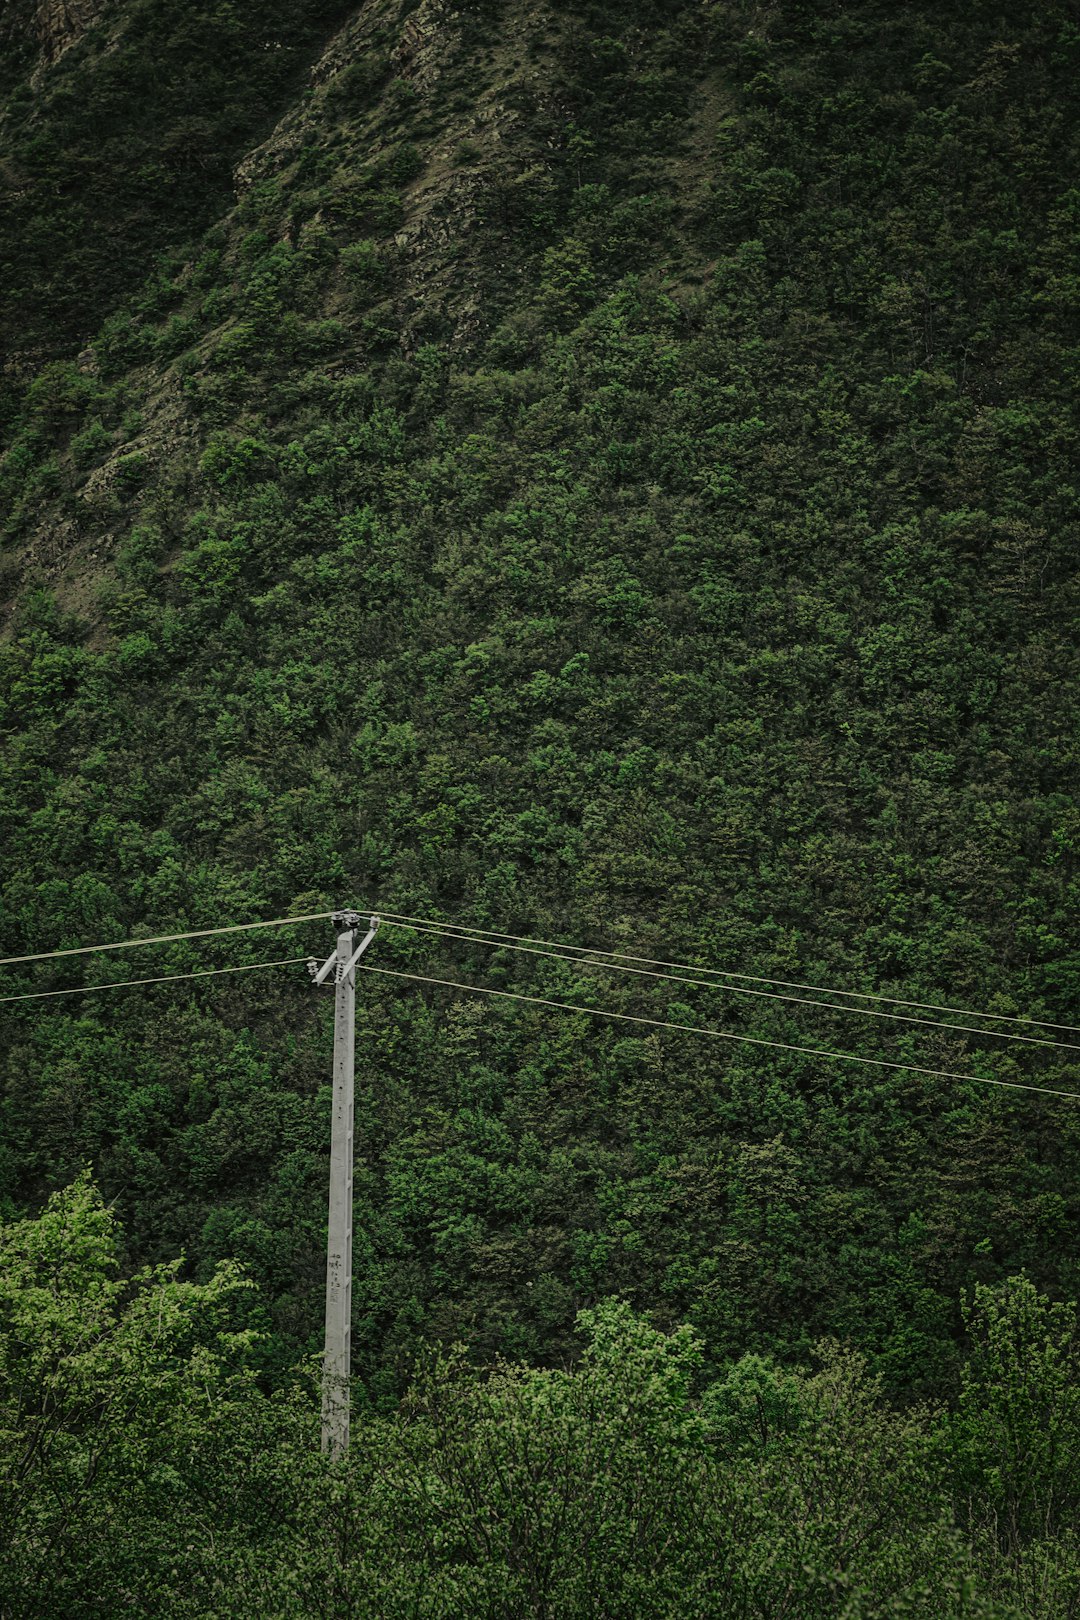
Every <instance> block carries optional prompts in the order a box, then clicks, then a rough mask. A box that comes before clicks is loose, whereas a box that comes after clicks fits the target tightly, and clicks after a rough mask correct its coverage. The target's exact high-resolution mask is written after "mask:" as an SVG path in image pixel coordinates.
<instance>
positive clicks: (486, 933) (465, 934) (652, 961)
mask: <svg viewBox="0 0 1080 1620" xmlns="http://www.w3.org/2000/svg"><path fill="white" fill-rule="evenodd" d="M360 909H361V910H363V909H365V908H363V907H361V908H360ZM376 909H378V908H376ZM379 916H380V917H381V918H382V920H383V922H392V921H397V922H405V923H413V924H415V923H424V924H430V925H433V926H435V927H438V928H444V929H446V930H447V931H448V932H451V931H452V932H455V933H456V934H457V935H458V937H460V938H462V939H473V940H474V941H478V940H480V939H481V937H482V938H483V939H484V940H491V939H495V940H507V941H513V942H514V943H517V944H530V945H547V946H550V947H552V948H553V949H555V950H561V951H580V952H582V953H587V954H589V955H592V956H611V957H615V958H617V959H618V960H619V961H623V962H640V963H642V964H643V965H644V966H646V967H656V968H675V969H679V970H683V971H685V972H687V973H710V974H713V975H714V976H717V977H719V978H721V979H744V980H746V981H747V983H749V984H773V985H778V986H779V987H780V988H781V989H784V990H812V991H813V992H814V993H815V994H816V995H824V996H853V997H856V998H857V999H859V1000H862V1001H882V1002H886V1003H888V1004H890V1005H891V1006H894V1007H914V1008H916V1009H917V1010H918V1011H921V1012H943V1013H954V1014H955V1015H956V1016H957V1017H959V1018H989V1019H992V1020H993V1021H994V1022H995V1023H1005V1024H1024V1025H1026V1026H1027V1027H1029V1028H1031V1027H1034V1028H1036V1029H1059V1030H1063V1031H1064V1032H1065V1033H1066V1034H1069V1035H1080V1025H1077V1024H1055V1023H1052V1022H1051V1021H1050V1020H1049V1019H1046V1018H1019V1017H1016V1016H1015V1015H1014V1014H1012V1013H990V1012H978V1011H976V1010H974V1009H973V1008H970V1007H949V1006H944V1005H941V1004H939V1003H937V1002H933V1001H905V1000H904V999H903V998H902V997H900V996H884V995H881V994H880V993H878V992H877V991H873V990H834V989H832V988H831V987H830V986H829V985H825V984H803V983H801V982H800V981H798V980H796V979H776V978H769V977H767V976H765V975H763V974H758V973H736V972H735V971H734V970H733V969H730V968H711V967H702V966H701V965H700V964H695V963H693V962H665V961H663V960H662V959H660V958H657V957H652V956H634V955H631V954H630V953H629V952H627V951H605V950H604V949H603V948H602V947H600V946H594V945H568V944H567V943H566V942H565V941H564V940H557V939H540V938H538V937H537V936H535V935H533V934H504V933H500V932H499V930H498V929H496V928H473V927H471V926H470V925H469V924H466V923H443V922H440V921H439V920H438V918H434V917H410V916H409V915H408V914H407V913H406V912H403V911H382V910H380V911H379Z"/></svg>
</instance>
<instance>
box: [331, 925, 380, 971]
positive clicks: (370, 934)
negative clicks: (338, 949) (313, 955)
mask: <svg viewBox="0 0 1080 1620" xmlns="http://www.w3.org/2000/svg"><path fill="white" fill-rule="evenodd" d="M378 932H379V919H378V917H372V919H371V927H370V928H369V929H368V931H367V933H366V934H365V935H364V937H363V939H362V940H361V941H360V943H359V945H358V946H357V947H356V949H355V951H353V953H352V955H351V956H350V957H349V960H348V961H347V962H346V963H345V966H344V967H339V968H338V973H337V982H338V983H339V984H340V983H341V980H342V979H346V978H348V976H349V974H350V973H351V972H352V970H353V968H354V967H355V966H356V964H357V962H359V960H360V958H361V957H362V956H363V954H364V952H365V951H366V950H367V948H368V946H369V945H370V944H371V942H372V940H373V939H374V938H375V935H376V934H377V933H378ZM335 960H336V958H335V957H333V956H332V957H331V958H330V961H331V962H333V961H335Z"/></svg>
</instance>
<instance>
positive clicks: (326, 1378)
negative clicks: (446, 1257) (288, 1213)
mask: <svg viewBox="0 0 1080 1620" xmlns="http://www.w3.org/2000/svg"><path fill="white" fill-rule="evenodd" d="M333 920H334V924H335V926H336V927H337V929H338V941H337V950H336V951H335V952H334V954H333V955H332V956H330V957H328V958H327V960H326V961H325V962H324V963H323V966H322V967H321V968H320V967H319V966H318V964H317V963H316V962H309V963H308V968H309V971H310V972H311V975H312V977H313V979H314V981H315V983H316V984H322V982H323V980H324V979H326V978H327V976H328V975H329V973H330V970H331V968H333V970H334V989H335V1000H334V1101H333V1117H332V1126H331V1133H330V1215H329V1222H328V1226H327V1234H326V1339H325V1348H324V1351H323V1390H322V1449H323V1451H324V1452H327V1453H328V1454H329V1455H330V1456H331V1457H340V1456H342V1455H343V1453H344V1452H345V1450H346V1448H347V1446H348V1444H349V1379H350V1373H351V1366H350V1359H351V1340H352V1225H353V1065H354V1045H355V1028H356V973H355V968H356V964H357V962H358V961H359V960H360V958H361V956H363V954H364V952H365V951H366V950H367V948H368V946H369V945H370V944H371V942H372V940H373V939H374V938H375V934H376V932H377V930H378V927H379V919H378V917H372V919H371V926H370V928H369V930H368V932H367V934H366V935H365V936H364V938H363V939H362V940H361V941H360V944H359V945H355V944H354V933H353V930H354V929H355V928H356V926H357V925H358V924H359V922H360V920H361V919H360V914H359V913H358V912H356V911H336V912H335V913H334V919H333Z"/></svg>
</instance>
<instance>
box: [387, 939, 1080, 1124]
mask: <svg viewBox="0 0 1080 1620" xmlns="http://www.w3.org/2000/svg"><path fill="white" fill-rule="evenodd" d="M356 971H357V972H358V973H380V974H383V975H384V976H385V977H387V978H391V979H411V980H413V981H414V982H415V983H417V984H435V985H441V986H443V987H444V988H446V989H449V990H466V991H469V992H471V993H472V994H474V995H479V996H499V997H500V998H501V999H503V1000H505V1001H526V1002H530V1003H531V1004H532V1005H533V1006H536V1007H555V1008H558V1009H559V1010H560V1011H562V1012H573V1013H588V1014H589V1015H590V1016H591V1017H594V1018H613V1019H618V1020H619V1021H620V1022H621V1023H624V1024H647V1025H648V1026H649V1027H650V1028H652V1029H673V1030H677V1031H679V1032H680V1033H682V1034H685V1035H708V1036H711V1037H712V1039H713V1040H718V1041H740V1042H744V1043H745V1044H746V1045H748V1046H769V1047H773V1048H775V1049H776V1050H778V1051H781V1052H797V1053H798V1054H799V1055H800V1056H801V1057H819V1058H829V1059H831V1060H832V1061H833V1062H839V1063H860V1064H863V1065H864V1066H867V1067H870V1068H875V1069H903V1070H905V1071H906V1072H907V1073H909V1074H926V1075H931V1076H932V1077H933V1078H934V1079H936V1080H959V1081H962V1082H963V1083H964V1084H971V1085H979V1086H1003V1087H1005V1088H1007V1089H1008V1090H1010V1091H1037V1092H1041V1093H1042V1094H1043V1095H1044V1096H1047V1097H1067V1098H1069V1099H1070V1101H1072V1102H1080V1092H1078V1091H1056V1090H1054V1089H1053V1088H1052V1087H1050V1086H1033V1085H1029V1084H1027V1083H1026V1082H1025V1081H1022V1080H991V1079H988V1078H987V1077H986V1076H985V1075H981V1074H957V1073H955V1072H954V1071H951V1070H948V1069H924V1068H922V1067H921V1066H920V1065H919V1064H917V1063H897V1062H893V1061H892V1060H890V1059H888V1058H870V1057H859V1056H857V1054H856V1053H854V1052H832V1051H829V1050H828V1049H827V1048H824V1047H817V1046H794V1045H792V1044H790V1043H789V1042H787V1041H767V1040H764V1039H762V1038H761V1037H759V1036H756V1035H735V1034H733V1033H732V1032H731V1031H729V1030H724V1029H711V1028H709V1027H708V1026H707V1025H703V1024H679V1023H675V1022H673V1021H672V1020H670V1019H666V1018H645V1017H642V1016H641V1015H640V1014H638V1013H620V1012H609V1011H608V1010H607V1009H606V1008H604V1007H580V1006H577V1005H576V1004H575V1003H574V1002H572V1001H552V1000H550V999H549V998H548V997H547V996H527V995H524V994H522V993H521V992H520V991H517V990H493V989H489V988H488V987H487V986H486V985H480V984H465V983H463V982H462V981H461V980H459V979H437V978H434V977H432V976H431V975H430V974H426V973H404V972H402V971H401V970H399V969H397V968H381V967H374V966H373V965H372V964H371V963H369V962H358V963H357V964H356Z"/></svg>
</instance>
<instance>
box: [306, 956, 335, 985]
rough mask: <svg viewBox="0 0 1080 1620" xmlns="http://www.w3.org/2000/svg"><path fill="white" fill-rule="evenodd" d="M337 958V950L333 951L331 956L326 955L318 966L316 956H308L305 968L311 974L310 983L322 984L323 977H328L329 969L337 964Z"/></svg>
mask: <svg viewBox="0 0 1080 1620" xmlns="http://www.w3.org/2000/svg"><path fill="white" fill-rule="evenodd" d="M337 959H338V956H337V951H335V952H334V954H333V956H328V957H327V958H326V961H325V962H324V963H323V965H322V967H320V966H319V963H318V960H317V958H315V957H314V956H310V957H308V965H307V970H308V972H309V973H310V974H311V982H312V984H322V982H323V980H324V979H328V978H329V977H330V969H331V968H332V967H335V966H336V965H337Z"/></svg>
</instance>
